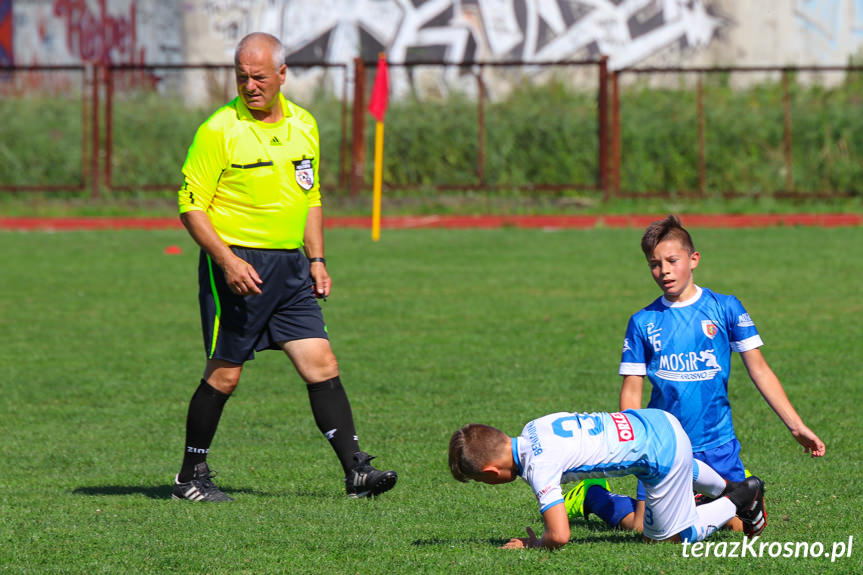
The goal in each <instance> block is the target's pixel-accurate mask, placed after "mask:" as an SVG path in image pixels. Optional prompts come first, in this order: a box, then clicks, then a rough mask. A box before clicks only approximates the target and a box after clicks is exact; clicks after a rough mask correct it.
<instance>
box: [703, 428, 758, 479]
mask: <svg viewBox="0 0 863 575" xmlns="http://www.w3.org/2000/svg"><path fill="white" fill-rule="evenodd" d="M692 457H693V458H694V459H698V460H699V461H703V462H704V463H706V464H707V465H709V466H710V467H712V468H713V469H714V470H715V471H716V473H718V474H719V475H721V476H722V478H723V479H725V480H726V481H743V480H744V479H746V471H745V469H744V468H743V462H742V461H741V460H740V442H739V441H738V440H737V438H736V437H735V438H734V439H732V440H731V441H729V442H728V443H723V444H722V445H720V446H719V447H714V448H713V449H708V450H706V451H693V452H692Z"/></svg>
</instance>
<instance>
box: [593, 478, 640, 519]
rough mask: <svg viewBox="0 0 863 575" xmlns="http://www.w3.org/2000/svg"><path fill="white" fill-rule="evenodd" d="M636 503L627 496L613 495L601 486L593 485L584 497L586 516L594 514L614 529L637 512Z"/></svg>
mask: <svg viewBox="0 0 863 575" xmlns="http://www.w3.org/2000/svg"><path fill="white" fill-rule="evenodd" d="M635 504H636V501H635V499H633V498H632V497H627V496H626V495H618V494H617V493H611V492H610V491H609V490H607V489H605V488H604V487H602V486H601V485H592V486H591V487H590V489H588V490H587V493H586V494H585V496H584V514H585V516H587V514H588V513H593V514H594V515H596V516H597V517H599V518H600V519H602V520H603V521H605V522H606V523H608V524H609V525H610V526H612V527H617V524H618V523H620V520H621V519H623V518H624V517H626V516H627V515H629V514H630V513H633V512H634V511H635Z"/></svg>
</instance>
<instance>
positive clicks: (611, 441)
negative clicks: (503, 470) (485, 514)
mask: <svg viewBox="0 0 863 575" xmlns="http://www.w3.org/2000/svg"><path fill="white" fill-rule="evenodd" d="M669 419H670V416H669V415H668V414H667V413H665V412H663V411H659V410H656V409H639V410H626V411H623V412H620V413H566V412H561V413H552V414H551V415H546V416H544V417H540V418H539V419H534V420H533V421H530V422H529V423H528V424H527V425H525V427H524V429H523V430H522V432H521V435H520V436H518V437H514V438H513V439H512V455H513V459H514V460H515V463H516V465H517V466H518V474H519V476H520V477H521V478H522V479H524V480H525V481H526V482H527V483H528V484H529V485H530V486H531V488H532V489H533V492H534V494H535V495H536V498H537V501H538V502H539V509H540V513H544V512H545V511H546V510H547V509H548V508H550V507H553V506H555V505H557V504H559V503H563V492H562V490H561V484H563V483H568V482H572V481H581V480H582V479H585V478H588V477H621V476H624V475H635V476H636V477H638V478H639V479H641V480H642V481H643V482H644V483H645V485H647V486H649V487H651V486H656V485H658V484H659V483H660V482H661V481H662V480H663V479H664V478H665V477H666V475H667V474H668V472H669V470H670V469H671V468H672V467H673V466H674V465H675V457H676V456H677V451H678V450H677V443H678V441H679V436H678V435H677V434H676V433H675V430H674V427H673V424H672V423H670V422H669ZM678 429H679V428H678ZM680 433H681V434H682V433H683V431H682V430H681V431H680ZM683 437H684V439H683V440H684V441H686V440H685V435H684V436H683ZM686 443H687V446H686V449H687V450H688V449H689V446H688V442H686ZM688 453H689V461H690V471H689V482H690V485H689V487H688V488H689V492H688V493H689V498H690V499H691V498H692V491H691V488H692V487H691V479H692V475H691V473H692V472H691V458H692V456H691V451H688Z"/></svg>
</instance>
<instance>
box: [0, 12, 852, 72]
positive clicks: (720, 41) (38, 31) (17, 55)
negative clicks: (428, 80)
mask: <svg viewBox="0 0 863 575" xmlns="http://www.w3.org/2000/svg"><path fill="white" fill-rule="evenodd" d="M415 4H416V5H415ZM103 22H104V23H105V26H104V29H105V30H106V31H107V33H106V34H105V35H104V36H103V35H102V28H103V26H102V23H103ZM250 31H266V32H270V33H273V34H275V35H277V36H279V37H280V38H282V39H283V41H284V42H285V44H286V45H287V46H288V48H289V49H290V51H291V54H292V57H293V58H294V59H295V60H303V61H309V60H321V61H326V62H350V61H351V59H352V58H354V57H355V56H358V55H361V56H363V57H364V58H367V59H373V58H374V57H375V55H376V54H377V53H378V51H380V50H386V51H387V53H388V55H389V58H390V59H391V60H393V61H396V62H398V61H409V60H412V59H414V60H415V59H444V60H446V61H448V62H452V63H457V62H463V61H468V60H526V61H547V60H559V59H572V58H584V57H591V56H595V55H596V54H599V53H602V54H607V55H608V56H609V58H610V65H611V67H612V68H621V67H626V66H635V65H639V64H654V65H656V64H664V65H672V64H673V65H705V64H707V65H709V64H725V65H729V64H736V65H785V64H803V65H808V64H836V65H842V64H845V63H847V61H848V58H849V56H851V55H853V54H856V53H859V51H860V48H861V43H863V0H761V1H757V2H756V1H751V0H425V1H423V2H420V1H416V0H305V1H303V0H0V58H3V57H5V58H6V59H12V58H14V61H15V63H16V64H19V65H27V64H36V63H40V64H66V63H78V62H92V61H97V60H99V59H105V60H107V61H111V62H147V63H175V62H181V61H182V62H190V63H201V62H207V63H225V62H230V59H231V54H232V50H233V46H234V45H235V44H236V42H237V40H238V39H239V38H240V37H242V36H243V35H244V34H246V33H248V32H250Z"/></svg>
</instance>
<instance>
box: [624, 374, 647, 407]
mask: <svg viewBox="0 0 863 575" xmlns="http://www.w3.org/2000/svg"><path fill="white" fill-rule="evenodd" d="M643 389H644V376H643V375H624V376H623V385H621V386H620V410H621V411H623V410H624V409H641V392H642V390H643Z"/></svg>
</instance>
